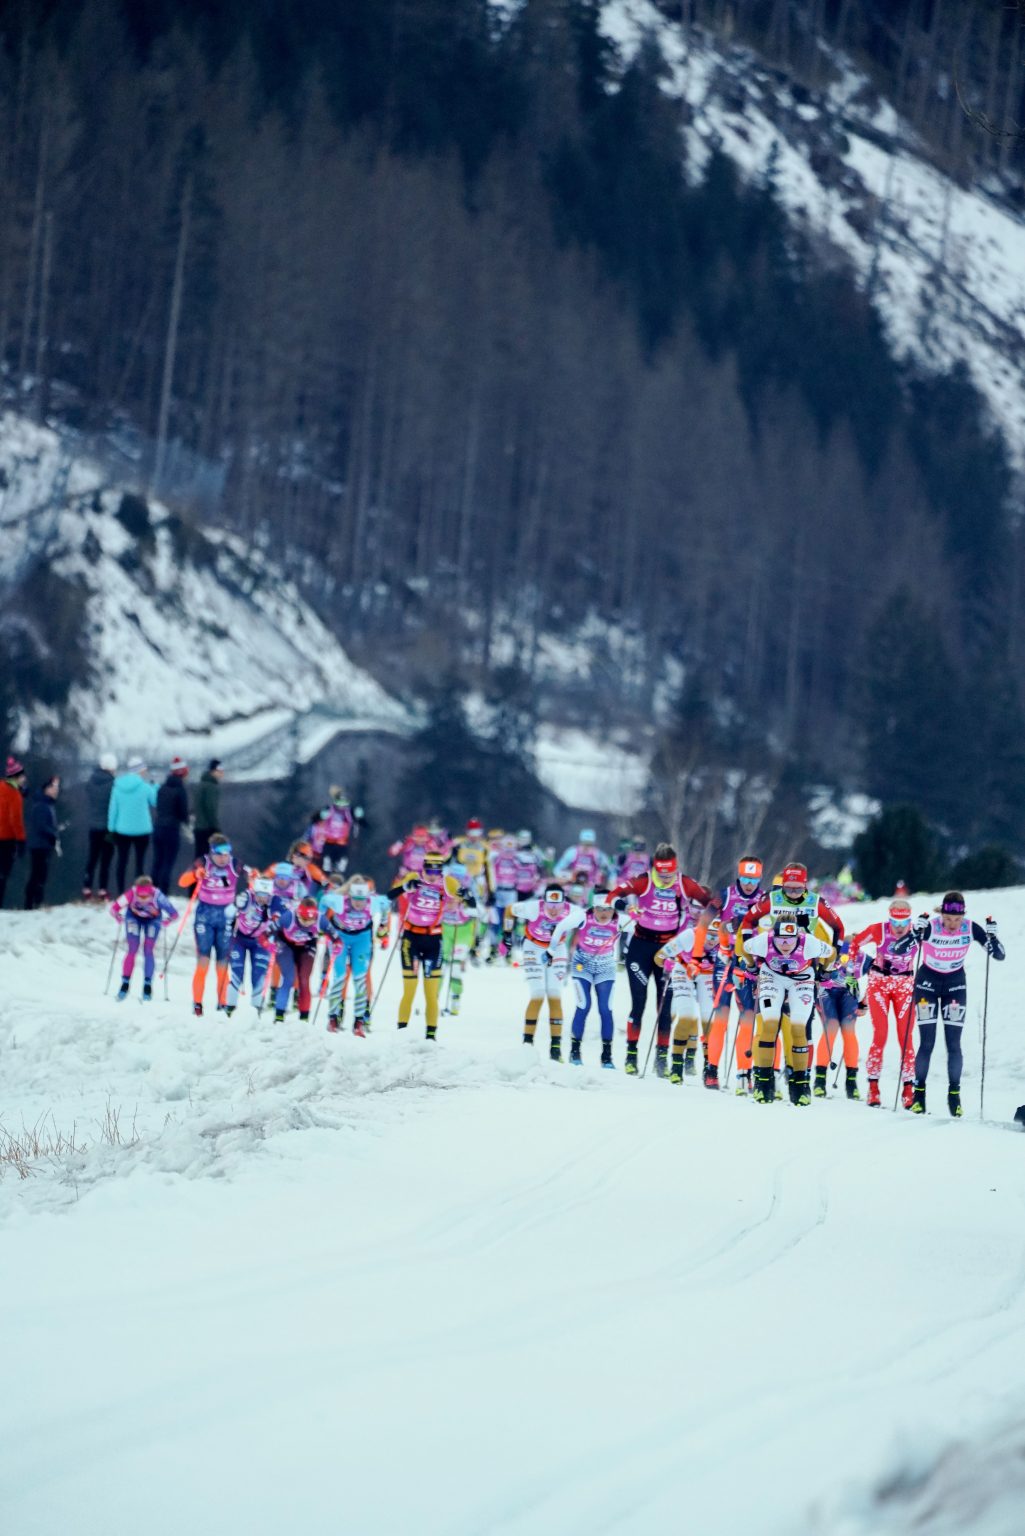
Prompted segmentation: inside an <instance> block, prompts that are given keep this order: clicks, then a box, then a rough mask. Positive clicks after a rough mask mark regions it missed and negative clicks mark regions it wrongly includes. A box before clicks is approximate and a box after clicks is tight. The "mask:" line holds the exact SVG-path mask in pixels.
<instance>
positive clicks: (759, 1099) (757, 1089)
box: [743, 1067, 776, 1104]
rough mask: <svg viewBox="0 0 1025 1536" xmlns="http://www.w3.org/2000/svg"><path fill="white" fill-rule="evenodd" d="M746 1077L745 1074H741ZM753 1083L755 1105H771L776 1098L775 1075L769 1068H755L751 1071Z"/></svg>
mask: <svg viewBox="0 0 1025 1536" xmlns="http://www.w3.org/2000/svg"><path fill="white" fill-rule="evenodd" d="M743 1075H744V1076H745V1077H746V1075H747V1074H746V1073H744V1074H743ZM752 1080H753V1083H754V1094H753V1097H754V1101H755V1103H756V1104H771V1103H772V1101H773V1099H774V1098H775V1097H776V1074H775V1072H774V1071H773V1070H772V1068H771V1067H755V1068H754V1069H753V1070H752Z"/></svg>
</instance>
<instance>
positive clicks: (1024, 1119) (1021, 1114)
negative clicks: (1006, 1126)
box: [1014, 1104, 1025, 1131]
mask: <svg viewBox="0 0 1025 1536" xmlns="http://www.w3.org/2000/svg"><path fill="white" fill-rule="evenodd" d="M1014 1123H1015V1125H1020V1126H1021V1128H1022V1130H1023V1131H1025V1104H1019V1105H1018V1108H1017V1109H1016V1110H1015V1112H1014Z"/></svg>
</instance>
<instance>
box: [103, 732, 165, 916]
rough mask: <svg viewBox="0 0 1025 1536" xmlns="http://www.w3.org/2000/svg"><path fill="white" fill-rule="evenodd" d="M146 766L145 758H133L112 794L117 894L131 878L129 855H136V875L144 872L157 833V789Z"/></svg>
mask: <svg viewBox="0 0 1025 1536" xmlns="http://www.w3.org/2000/svg"><path fill="white" fill-rule="evenodd" d="M145 774H146V764H145V763H144V762H143V760H142V758H141V757H133V758H131V759H130V761H129V764H128V769H127V772H125V773H123V774H122V775H121V777H120V778H117V779H115V780H114V787H113V789H112V790H111V792H110V810H109V812H108V814H107V826H108V828H109V830H110V832H111V834H112V835H113V838H114V846H115V848H116V849H117V892H118V895H119V896H120V894H121V893H122V891H124V889H125V887H126V885H127V879H128V856H129V854H130V853H134V855H135V876H136V878H137V877H138V876H139V875H141V874H142V873H143V869H144V866H145V863H146V849H147V848H148V847H149V840H150V834H151V833H152V831H153V814H152V813H153V807H154V805H155V804H156V801H157V787H156V785H155V784H151V783H150V782H149V780H148V779H147V778H146V777H145Z"/></svg>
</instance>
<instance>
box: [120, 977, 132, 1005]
mask: <svg viewBox="0 0 1025 1536" xmlns="http://www.w3.org/2000/svg"><path fill="white" fill-rule="evenodd" d="M131 984H132V983H131V982H130V981H129V979H128V977H127V976H125V977H123V978H122V981H121V985H120V987H119V988H118V994H117V1000H118V1002H119V1003H123V1002H124V1000H125V998H126V997H127V996H128V988H129V987H130V986H131Z"/></svg>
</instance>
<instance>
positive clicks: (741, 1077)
mask: <svg viewBox="0 0 1025 1536" xmlns="http://www.w3.org/2000/svg"><path fill="white" fill-rule="evenodd" d="M751 1090H752V1083H751V1072H750V1070H748V1071H747V1072H738V1073H737V1086H736V1088H734V1090H733V1092H734V1093H735V1094H736V1095H737V1098H738V1099H745V1098H747V1096H748V1094H749V1093H750V1092H751Z"/></svg>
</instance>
